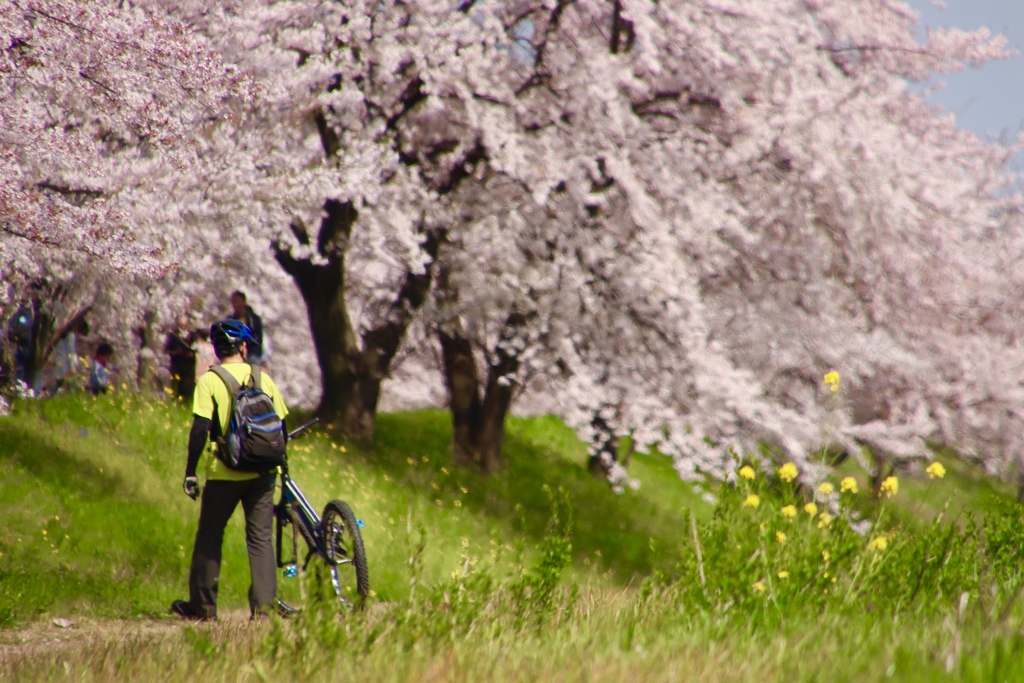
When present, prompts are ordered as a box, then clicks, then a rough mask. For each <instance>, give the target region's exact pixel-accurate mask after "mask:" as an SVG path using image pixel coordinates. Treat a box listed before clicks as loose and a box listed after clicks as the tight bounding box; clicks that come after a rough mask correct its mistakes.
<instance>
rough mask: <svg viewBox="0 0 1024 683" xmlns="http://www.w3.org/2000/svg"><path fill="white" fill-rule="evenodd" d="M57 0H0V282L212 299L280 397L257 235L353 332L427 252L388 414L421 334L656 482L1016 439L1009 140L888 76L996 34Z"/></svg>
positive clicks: (681, 4) (719, 15)
mask: <svg viewBox="0 0 1024 683" xmlns="http://www.w3.org/2000/svg"><path fill="white" fill-rule="evenodd" d="M83 4H85V5H88V6H89V7H90V8H91V9H90V10H89V11H85V10H81V13H80V14H76V15H74V17H72V18H73V19H74V21H77V22H79V23H81V24H82V25H83V26H88V27H89V32H83V31H82V30H78V29H69V28H66V24H64V23H61V22H56V23H54V22H48V21H45V20H44V19H43V18H41V17H43V15H44V14H45V13H47V12H49V13H56V12H58V10H59V11H63V12H66V13H67V12H72V11H74V8H77V7H78V3H72V2H69V1H66V0H31V1H29V0H15V1H14V2H13V9H8V10H3V11H0V39H2V40H3V41H4V42H3V44H4V45H8V44H9V45H15V44H16V43H17V42H18V41H19V40H21V41H22V42H23V43H24V46H22V47H12V48H9V49H5V51H4V52H3V59H4V62H2V64H0V78H2V79H3V83H4V87H5V88H7V90H6V91H5V92H7V93H13V94H15V95H16V97H15V98H14V99H9V98H2V101H3V104H0V156H2V157H3V161H4V163H3V165H2V166H0V220H2V221H3V231H2V232H0V258H2V259H3V261H4V262H11V263H15V264H16V266H15V269H16V270H15V272H17V273H18V274H19V275H18V278H20V280H21V281H28V280H30V279H33V278H39V277H47V278H51V279H62V278H63V279H67V278H69V277H71V276H72V275H73V274H74V273H76V272H77V271H76V269H77V268H78V267H79V265H81V264H89V266H90V267H91V268H93V269H97V265H98V264H102V266H103V267H102V268H98V270H100V271H103V272H114V273H119V274H123V275H119V276H118V277H117V278H115V280H116V282H114V283H111V284H110V285H109V286H108V287H107V288H106V289H105V290H104V291H105V296H107V297H108V299H109V300H110V301H113V300H114V299H117V298H119V299H120V303H119V304H111V308H112V310H116V311H117V312H118V314H119V315H121V316H122V318H123V319H126V320H134V319H135V318H134V317H133V316H137V315H139V312H140V311H144V310H147V309H149V310H155V311H157V313H158V318H160V319H162V320H165V321H167V320H171V319H172V318H173V315H174V313H175V312H176V311H177V310H180V309H182V308H190V309H196V310H199V311H201V312H203V314H204V315H206V316H213V315H215V314H216V312H217V311H218V310H220V309H222V308H223V299H224V296H225V294H226V292H227V291H230V289H234V288H235V287H241V288H243V289H246V290H247V291H249V293H250V295H251V297H252V299H253V303H254V305H255V306H256V307H257V310H258V312H260V313H261V314H262V315H263V316H264V318H265V322H266V326H267V332H268V335H269V337H270V338H271V340H272V343H273V349H274V356H273V363H274V365H273V368H274V371H275V376H276V377H279V378H280V379H279V384H281V385H282V387H283V388H284V390H285V392H286V393H287V394H288V395H289V398H290V399H291V400H293V401H298V402H302V403H307V404H313V403H315V402H316V400H317V396H316V395H315V391H314V390H312V389H311V388H312V387H317V386H318V385H317V380H316V377H317V358H316V356H315V353H314V350H313V346H312V343H311V341H310V335H309V329H308V326H307V322H306V315H305V309H304V306H303V302H302V298H301V296H300V295H299V294H298V292H297V290H296V288H295V287H294V286H292V284H291V282H290V279H289V277H288V276H287V274H286V273H285V272H284V271H283V270H282V269H281V268H280V267H279V266H278V264H277V263H276V262H275V261H274V253H275V252H274V250H273V249H272V247H275V246H276V248H277V249H279V250H285V251H286V252H287V253H288V254H290V255H291V256H293V257H295V258H304V259H309V260H310V262H311V263H321V262H326V261H329V260H331V259H341V260H343V263H344V282H343V284H342V285H341V286H342V287H343V291H342V294H341V295H342V296H343V297H344V300H345V302H346V304H347V314H348V315H349V316H350V317H351V321H352V324H353V327H354V329H355V330H357V331H358V332H362V331H364V330H367V329H371V328H373V327H374V326H375V325H379V324H380V323H381V322H382V321H386V320H387V319H388V318H389V316H392V317H393V316H395V315H398V314H399V313H400V312H396V310H395V308H394V307H393V306H392V303H393V301H394V300H395V297H396V292H397V291H398V290H399V288H400V287H401V283H402V282H403V280H404V278H406V277H407V275H408V274H409V273H423V272H427V269H432V270H431V271H430V272H432V273H433V274H434V279H435V281H434V283H433V286H432V287H431V290H430V296H429V298H428V301H427V302H426V303H425V304H424V305H423V306H422V308H421V309H420V310H417V311H416V312H415V313H414V316H415V321H416V322H415V324H414V325H413V326H412V328H411V329H410V330H409V333H408V334H407V336H406V338H405V343H404V345H403V347H402V348H401V350H400V352H399V357H398V361H399V362H397V364H396V366H395V367H394V368H393V369H392V375H391V381H390V383H389V384H388V385H387V393H386V395H385V405H387V406H390V407H395V406H401V405H435V404H437V403H438V402H439V401H443V398H444V389H443V384H442V379H441V376H440V372H439V365H440V361H439V358H438V351H437V344H436V340H435V336H436V332H437V330H438V329H441V330H447V331H452V332H457V333H458V334H460V335H462V336H464V337H465V338H467V339H469V340H470V341H471V342H472V345H473V348H474V349H475V352H476V354H477V361H478V364H479V366H480V367H481V368H483V374H485V375H486V374H487V372H488V371H489V369H492V368H505V367H509V368H512V369H511V370H508V371H507V372H506V371H504V370H501V371H500V372H499V376H497V378H496V381H497V382H498V383H501V384H502V386H506V387H513V388H514V389H515V391H516V397H517V403H516V409H517V410H520V411H522V412H554V413H556V414H558V415H559V416H561V417H562V418H564V419H565V420H566V421H567V422H568V423H569V424H570V425H571V426H572V427H573V428H574V429H576V430H577V431H578V433H579V434H580V436H581V437H582V438H583V439H584V440H585V441H587V442H588V443H594V442H595V439H594V434H593V430H594V427H593V425H594V419H593V418H594V416H595V414H598V413H600V414H601V415H602V416H603V420H604V422H605V423H607V424H608V425H610V428H611V429H612V430H613V431H614V432H615V433H616V434H618V435H620V436H625V435H628V436H630V437H631V438H632V440H633V443H634V444H636V446H637V447H638V448H640V449H646V448H652V447H656V448H657V449H659V450H660V451H661V452H664V453H666V454H669V455H671V456H672V457H674V458H675V460H676V464H677V469H678V470H679V471H680V473H681V474H683V475H684V476H696V475H702V474H711V475H715V476H724V474H725V472H726V471H727V470H728V468H729V467H730V466H731V462H732V460H731V458H732V456H731V453H733V452H736V451H746V450H749V449H753V448H756V447H757V445H758V444H760V443H763V444H769V445H770V446H771V447H774V448H777V449H779V450H780V451H784V452H785V453H786V454H787V457H791V458H794V459H797V460H798V461H800V463H801V471H802V472H805V473H807V476H810V477H812V478H813V477H814V476H815V474H814V473H815V472H816V471H817V469H816V468H818V467H820V465H818V463H819V461H820V458H819V457H817V456H815V455H814V454H815V453H816V452H818V449H820V448H821V447H823V446H825V445H828V444H830V443H831V444H837V445H840V446H842V447H844V448H846V449H847V450H849V451H850V452H852V453H854V454H859V453H860V447H861V445H862V444H867V445H870V446H871V447H872V448H874V449H875V450H877V451H879V452H885V453H888V454H889V455H890V456H891V457H895V458H907V457H919V456H922V455H923V454H924V453H925V447H924V446H925V440H926V439H932V440H936V441H943V442H946V443H949V444H951V445H954V446H955V447H957V448H960V449H962V451H963V452H964V453H965V454H973V455H976V456H977V457H980V458H982V459H983V460H984V461H985V462H986V463H987V464H988V465H990V466H991V468H992V469H993V470H1002V469H1004V468H1005V467H1006V466H1007V465H1008V464H1009V463H1010V462H1011V461H1012V460H1013V459H1014V458H1015V457H1016V456H1017V454H1018V453H1022V452H1024V449H1022V446H1024V444H1021V443H1020V439H1021V436H1020V434H1021V433H1022V432H1024V429H1022V428H1024V424H1022V417H1024V413H1022V411H1024V392H1022V387H1021V384H1020V367H1021V364H1022V363H1024V354H1022V352H1021V345H1020V344H1021V342H1020V334H1021V332H1022V325H1021V323H1022V317H1021V313H1022V312H1024V311H1022V308H1021V307H1022V305H1024V304H1022V303H1021V297H1019V295H1018V293H1019V292H1020V291H1021V285H1024V282H1022V281H1021V280H1022V278H1024V270H1022V269H1021V268H1020V267H1019V259H1020V258H1021V255H1022V253H1024V240H1022V235H1021V222H1020V216H1021V212H1020V206H1021V202H1020V195H1019V194H1017V193H1015V192H1013V191H1012V188H1010V187H1009V182H1010V179H1008V177H1007V176H1006V175H1005V172H1004V169H1005V167H1006V162H1007V160H1008V159H1009V157H1010V156H1011V155H1012V154H1013V153H1014V152H1015V151H1016V150H1017V149H1018V147H1017V146H1015V145H998V144H992V143H988V142H986V141H983V140H980V139H978V138H976V137H975V136H972V135H970V134H968V133H965V132H963V131H960V130H958V129H957V128H956V127H955V123H954V121H953V120H952V117H951V116H949V115H947V114H944V113H943V112H941V111H938V110H936V109H934V108H931V107H929V106H927V105H926V104H925V103H924V101H923V99H922V96H921V95H919V94H914V93H913V92H911V91H910V90H908V87H907V80H914V79H923V78H924V77H925V76H926V75H927V74H929V73H931V72H933V71H947V70H953V69H960V68H964V67H966V66H972V65H976V64H980V63H982V62H984V61H986V60H989V59H996V58H1000V57H1003V56H1005V55H1006V52H1005V49H1004V46H1003V41H1002V39H1001V38H992V37H991V36H989V35H988V34H987V33H986V32H984V31H979V32H975V33H968V32H963V31H957V30H942V31H938V32H934V33H932V34H930V35H928V36H927V37H926V39H925V41H924V42H919V41H918V39H917V38H916V37H915V34H914V31H915V21H916V16H915V15H914V13H913V12H912V11H911V10H910V9H909V8H908V7H906V6H905V5H904V4H903V3H902V2H899V1H898V0H715V1H714V2H712V1H710V0H661V1H659V2H649V1H642V0H616V1H614V2H608V1H607V0H576V1H574V2H568V1H566V0H534V1H532V2H531V1H525V0H514V1H510V2H504V3H494V2H477V3H474V2H470V1H468V0H467V2H463V3H460V4H452V3H437V2H431V1H428V0H407V1H405V2H402V3H391V2H380V1H379V0H372V1H369V0H368V1H366V2H359V1H350V2H344V3H339V2H324V3H310V2H300V1H299V0H249V1H245V2H243V1H241V0H224V1H222V2H218V3H212V4H211V3H208V2H204V1H201V0H178V1H176V2H173V3H172V2H169V1H168V0H139V1H138V2H135V3H133V4H132V6H131V7H132V9H131V10H130V11H129V10H125V9H124V8H123V7H122V6H121V5H115V4H107V3H103V2H97V3H83ZM61 16H65V15H61ZM67 17H71V15H67ZM71 20H72V19H71V18H65V21H67V22H70V21H71ZM62 27H63V28H62ZM185 27H187V29H186V28H185ZM83 35H84V36H87V38H86V39H81V40H79V39H78V38H79V37H81V36H83ZM19 36H22V37H21V38H19ZM65 43H66V44H68V45H71V44H73V49H72V48H71V47H68V48H67V49H63V51H62V45H63V44H65ZM19 60H20V61H19ZM114 69H117V71H116V72H114V71H113V70H114ZM94 81H98V82H99V83H98V84H94ZM110 83H113V84H116V90H117V92H116V93H113V94H107V93H106V91H105V90H104V86H103V84H108V85H109V84H110ZM12 131H13V132H12ZM54 187H56V188H62V190H67V189H69V188H74V189H76V190H80V191H79V192H78V194H69V193H68V192H66V191H62V190H54V189H52V188H54ZM48 188H49V189H48ZM327 201H337V202H351V204H352V205H353V206H354V207H355V208H356V210H357V211H358V220H357V222H356V223H355V225H354V226H353V229H352V230H351V233H350V234H349V233H346V234H343V235H337V234H332V235H329V236H327V235H325V234H324V233H322V232H321V231H320V229H319V226H320V224H321V220H322V218H323V215H324V206H325V202H327ZM431 231H435V232H434V233H431ZM437 231H442V232H443V235H444V238H443V241H442V243H441V246H440V248H439V250H438V253H437V257H436V259H433V258H432V257H431V256H429V255H428V254H427V253H426V252H425V250H424V248H423V245H424V236H425V235H426V234H428V233H431V234H435V233H436V234H441V233H437ZM129 264H147V265H146V267H142V266H141V265H138V266H137V265H131V266H129ZM83 272H84V271H83ZM5 275H6V273H5ZM96 277H99V275H97V276H96ZM6 279H7V278H5V280H6ZM9 281H10V282H11V283H13V282H15V278H14V277H13V276H12V277H11V278H9ZM9 296H11V297H14V295H13V294H9ZM509 359H513V360H514V363H511V364H509V363H508V362H507V361H508V360H509ZM320 360H321V361H322V360H323V359H320ZM831 370H835V371H838V372H839V373H840V375H841V377H842V381H841V385H840V387H839V391H837V392H832V391H831V390H830V388H829V387H826V386H823V384H822V376H823V374H824V373H826V372H828V371H831ZM609 468H612V469H613V470H614V472H615V476H616V477H617V479H616V485H619V486H621V485H624V484H627V483H628V480H627V478H626V477H625V474H624V472H621V471H619V470H620V469H621V468H614V466H613V464H609Z"/></svg>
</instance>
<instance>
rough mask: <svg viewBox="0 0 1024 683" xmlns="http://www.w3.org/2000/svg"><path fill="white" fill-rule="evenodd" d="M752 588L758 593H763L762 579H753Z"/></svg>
mask: <svg viewBox="0 0 1024 683" xmlns="http://www.w3.org/2000/svg"><path fill="white" fill-rule="evenodd" d="M754 590H755V591H757V592H758V593H764V581H755V582H754Z"/></svg>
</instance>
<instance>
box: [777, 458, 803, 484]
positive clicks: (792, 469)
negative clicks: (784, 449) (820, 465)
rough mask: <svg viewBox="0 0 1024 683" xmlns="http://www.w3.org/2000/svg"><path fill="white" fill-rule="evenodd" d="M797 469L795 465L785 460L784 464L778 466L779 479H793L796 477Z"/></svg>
mask: <svg viewBox="0 0 1024 683" xmlns="http://www.w3.org/2000/svg"><path fill="white" fill-rule="evenodd" d="M798 474H799V471H797V469H796V465H794V464H793V463H791V462H787V463H786V464H785V465H783V466H782V467H780V468H779V479H781V480H782V481H793V480H794V479H796V475H798Z"/></svg>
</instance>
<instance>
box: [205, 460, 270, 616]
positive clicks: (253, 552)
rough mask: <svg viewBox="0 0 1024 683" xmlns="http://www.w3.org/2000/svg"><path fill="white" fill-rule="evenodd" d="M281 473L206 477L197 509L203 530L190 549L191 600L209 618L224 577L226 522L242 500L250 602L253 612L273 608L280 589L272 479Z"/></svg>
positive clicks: (214, 612) (215, 614)
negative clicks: (246, 477) (225, 478)
mask: <svg viewBox="0 0 1024 683" xmlns="http://www.w3.org/2000/svg"><path fill="white" fill-rule="evenodd" d="M276 481H277V474H265V475H263V476H261V477H259V478H258V479H250V480H248V481H219V480H214V481H208V482H207V483H206V489H205V490H203V501H202V508H201V509H200V511H199V530H198V531H197V532H196V545H195V548H194V549H193V550H192V571H191V574H190V575H189V580H188V588H189V602H190V603H192V606H193V607H195V608H196V609H197V610H198V611H199V612H200V613H202V614H205V615H206V616H207V617H208V618H211V619H212V618H214V617H216V616H217V582H218V580H219V578H220V559H221V545H222V544H223V541H224V528H225V527H226V526H227V524H228V520H229V519H231V515H232V513H234V511H235V508H236V507H238V503H242V511H243V512H245V544H246V546H247V547H248V549H249V570H250V572H251V574H252V583H251V584H250V586H249V608H250V609H251V610H252V613H253V614H256V613H257V612H269V611H270V609H271V608H272V606H273V604H274V598H275V597H276V595H277V561H276V559H275V558H274V543H273V536H274V484H275V482H276Z"/></svg>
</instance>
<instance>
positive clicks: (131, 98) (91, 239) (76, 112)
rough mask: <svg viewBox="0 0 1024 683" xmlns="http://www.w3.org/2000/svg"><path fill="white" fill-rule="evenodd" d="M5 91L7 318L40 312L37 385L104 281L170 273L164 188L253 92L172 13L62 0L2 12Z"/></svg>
mask: <svg viewBox="0 0 1024 683" xmlns="http://www.w3.org/2000/svg"><path fill="white" fill-rule="evenodd" d="M0 84H2V85H0V87H2V88H3V95H2V97H0V262H3V263H5V264H7V265H6V266H5V268H4V283H5V291H3V292H0V304H2V306H0V314H3V319H4V320H6V319H7V317H8V315H9V314H10V312H11V311H12V310H13V308H15V307H17V306H19V305H21V304H22V303H24V301H25V300H27V301H28V304H29V305H30V306H31V308H32V309H33V310H34V312H35V316H34V319H35V326H36V327H37V328H38V329H37V334H35V335H34V339H35V340H36V347H37V349H36V353H35V354H33V355H34V357H35V359H36V362H35V364H34V365H33V367H30V368H28V374H29V376H30V377H29V378H30V380H32V379H34V376H35V374H36V373H37V371H38V367H39V365H41V363H42V362H44V361H45V359H46V356H47V355H48V353H49V351H50V350H51V349H52V347H53V344H54V343H55V342H56V339H57V338H59V337H60V336H61V335H62V334H63V333H64V332H66V330H67V329H68V328H69V327H70V326H71V325H72V324H73V322H74V321H75V320H76V319H77V318H79V317H81V315H82V314H83V313H84V312H85V311H86V310H88V309H89V308H90V307H91V306H92V305H93V304H94V303H95V294H96V292H97V291H99V288H100V283H104V286H109V285H111V284H112V283H113V282H115V281H116V280H117V279H118V278H121V277H127V278H132V277H135V276H143V277H152V276H153V275H155V274H157V273H160V272H165V271H166V269H167V268H168V267H169V265H170V264H169V262H168V259H167V258H166V256H167V255H166V254H163V253H161V252H159V250H157V249H155V248H154V246H153V245H152V244H150V243H148V242H147V238H146V235H147V231H152V230H153V229H155V226H156V224H157V220H158V219H159V217H160V216H159V211H154V210H153V207H154V205H156V204H157V201H158V199H157V197H158V195H159V194H160V190H162V189H165V188H166V182H167V178H168V177H170V176H174V175H178V176H180V175H181V172H182V171H183V170H184V169H188V171H189V172H194V171H195V160H196V157H195V148H194V143H195V135H196V133H197V132H199V131H201V130H202V129H203V128H204V126H205V125H207V124H208V123H209V122H211V121H216V120H218V119H225V118H226V117H227V106H226V105H227V103H228V102H230V101H231V100H245V99H247V98H250V97H251V92H250V91H249V89H248V87H247V85H246V83H245V82H244V80H243V79H241V78H240V77H239V76H238V74H237V72H236V71H234V70H232V69H230V68H228V67H225V66H224V65H223V64H222V63H221V62H220V61H219V58H218V57H217V56H216V55H215V54H213V53H211V52H209V51H208V50H203V49H202V47H201V46H200V45H199V44H198V43H197V42H196V41H195V40H193V39H192V38H191V37H190V36H189V34H188V32H187V30H186V29H185V27H183V26H182V25H181V24H180V23H176V22H174V21H173V20H171V19H169V18H168V17H166V16H165V15H163V14H152V13H147V12H145V11H143V10H141V9H139V8H126V7H123V6H118V4H117V3H113V2H89V3H79V2H68V1H66V0H11V2H8V3H5V5H4V6H3V8H0ZM161 184H163V185H164V187H163V188H159V189H158V186H159V185H161ZM155 195H156V196H155ZM129 196H130V198H129ZM144 197H148V198H144ZM29 286H30V289H28V288H29ZM30 383H31V382H30Z"/></svg>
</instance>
